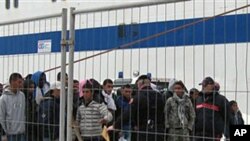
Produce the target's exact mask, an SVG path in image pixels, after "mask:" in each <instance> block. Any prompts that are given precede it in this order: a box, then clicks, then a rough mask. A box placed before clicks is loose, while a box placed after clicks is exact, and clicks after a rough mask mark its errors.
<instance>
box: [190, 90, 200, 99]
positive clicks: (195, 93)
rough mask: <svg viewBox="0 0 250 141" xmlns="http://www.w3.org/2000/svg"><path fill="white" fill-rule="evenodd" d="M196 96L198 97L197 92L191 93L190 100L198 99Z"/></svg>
mask: <svg viewBox="0 0 250 141" xmlns="http://www.w3.org/2000/svg"><path fill="white" fill-rule="evenodd" d="M198 96H199V92H197V91H195V92H193V94H192V96H191V97H192V99H194V100H195V99H197V98H198Z"/></svg>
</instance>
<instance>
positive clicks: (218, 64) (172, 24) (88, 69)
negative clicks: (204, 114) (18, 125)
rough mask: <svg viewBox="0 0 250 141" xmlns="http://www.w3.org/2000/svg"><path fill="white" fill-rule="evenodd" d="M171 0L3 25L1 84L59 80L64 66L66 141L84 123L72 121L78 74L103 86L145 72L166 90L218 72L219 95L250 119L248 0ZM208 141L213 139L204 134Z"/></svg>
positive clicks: (119, 83)
mask: <svg viewBox="0 0 250 141" xmlns="http://www.w3.org/2000/svg"><path fill="white" fill-rule="evenodd" d="M180 1H182V0H180ZM167 2H169V3H166V1H153V2H150V1H149V2H141V3H130V4H124V5H117V6H116V5H114V6H110V7H102V8H95V9H84V10H78V9H76V10H75V9H74V8H71V9H70V12H69V13H70V14H69V15H70V16H69V20H68V19H67V10H66V9H63V11H62V13H57V14H53V15H48V16H42V17H37V18H30V19H25V20H19V21H10V22H6V23H0V44H1V46H0V49H1V50H3V51H1V53H0V54H1V56H0V58H1V59H0V64H1V65H2V66H3V67H2V69H0V74H1V75H0V76H1V79H0V82H3V83H5V82H8V81H9V80H8V79H9V76H10V74H11V73H13V72H19V73H21V74H22V75H23V76H25V75H27V74H33V73H34V72H36V71H38V70H40V71H43V72H45V73H46V76H47V79H48V80H49V82H51V83H53V82H56V81H57V80H56V75H57V73H58V72H59V71H60V72H61V74H62V75H61V80H62V81H61V82H62V83H61V96H60V125H58V124H56V125H54V126H57V127H60V138H59V140H60V141H64V140H65V139H66V140H67V141H69V140H72V133H75V132H76V131H72V126H73V127H74V128H75V127H80V125H79V124H78V125H75V124H73V125H72V120H73V119H72V114H69V113H72V110H73V104H74V103H73V96H72V94H73V91H74V89H73V85H74V83H73V80H74V79H76V80H83V79H84V80H86V79H91V78H94V79H95V80H97V81H99V82H100V83H102V82H103V80H105V79H107V78H110V79H112V80H113V82H114V89H119V88H120V86H122V85H125V84H127V83H129V84H132V85H135V84H136V83H135V80H136V79H137V78H138V75H139V74H146V75H148V76H150V77H151V80H152V83H154V84H156V85H158V86H159V87H161V89H160V88H159V89H160V91H161V92H162V93H163V94H165V92H166V91H167V87H168V85H169V83H170V81H171V80H173V79H177V80H182V81H183V82H184V84H185V85H186V87H187V88H188V89H191V88H198V89H200V86H199V85H198V84H199V83H200V82H201V81H202V80H203V78H205V77H206V76H211V77H212V78H214V79H215V81H217V82H218V83H219V84H220V94H222V95H224V96H225V97H226V98H227V99H228V100H236V101H237V102H238V105H239V107H240V110H241V112H242V113H243V115H242V116H243V118H244V120H245V123H249V113H250V111H249V104H248V101H249V100H250V99H249V96H248V93H249V90H248V88H249V86H250V85H249V83H248V80H249V73H250V72H249V69H248V66H249V61H250V60H249V57H248V54H249V50H248V42H249V40H250V39H249V32H250V31H249V29H250V28H249V27H248V26H249V2H248V1H234V2H232V1H226V0H223V1H202V2H201V1H198V0H192V1H182V2H179V1H178V0H169V1H167ZM172 2H173V3H172ZM176 2H178V3H176ZM68 21H69V26H68V24H67V22H68ZM67 27H69V28H67ZM67 31H69V32H67ZM39 47H40V48H39ZM45 48H46V49H48V50H46V49H45ZM67 50H68V51H69V54H68V56H67V54H66V52H67ZM60 51H61V53H58V52H60ZM51 52H52V53H51ZM67 57H68V61H67ZM66 66H68V68H67V69H66ZM66 72H67V73H68V83H67V82H66V81H65V80H66V75H65V74H66ZM5 85H8V84H7V83H6V84H5ZM116 86H117V87H116ZM65 87H67V91H65ZM168 90H169V89H168ZM66 92H67V94H66ZM114 92H115V93H116V94H117V92H116V90H114ZM66 106H67V109H66ZM140 112H142V111H140ZM65 113H67V114H66V115H65ZM66 116H67V118H66ZM65 119H67V120H66V121H67V122H66V121H65ZM115 120H116V119H114V121H115ZM13 122H19V121H13ZM66 123H67V124H66ZM26 124H28V122H26ZM32 124H34V125H35V124H39V123H32ZM65 124H66V125H65ZM162 124H164V122H162ZM65 127H66V128H65ZM74 128H73V129H74ZM224 128H225V129H226V128H227V127H224ZM65 130H67V132H66V131H65ZM115 131H117V132H119V131H124V130H121V129H115ZM131 132H135V133H137V132H139V133H144V132H146V133H145V134H147V133H150V132H149V131H136V130H132V129H131ZM65 133H67V134H66V135H65ZM154 134H159V135H164V136H166V135H173V134H171V133H167V132H164V133H162V132H159V133H155V132H154ZM110 135H111V140H115V137H114V136H112V134H110ZM179 136H184V137H186V135H184V134H183V135H179V134H176V137H179ZM190 136H191V137H196V138H198V137H197V135H195V134H193V135H190ZM202 138H203V139H206V138H210V137H209V136H206V135H205V134H204V135H203V136H202ZM32 139H34V138H32ZM138 140H139V139H138Z"/></svg>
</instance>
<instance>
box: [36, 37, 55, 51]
mask: <svg viewBox="0 0 250 141" xmlns="http://www.w3.org/2000/svg"><path fill="white" fill-rule="evenodd" d="M51 46H52V41H51V40H39V41H38V43H37V53H50V52H51Z"/></svg>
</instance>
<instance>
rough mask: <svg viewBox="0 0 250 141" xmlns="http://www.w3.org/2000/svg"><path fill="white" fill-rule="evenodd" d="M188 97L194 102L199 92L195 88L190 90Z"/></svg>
mask: <svg viewBox="0 0 250 141" xmlns="http://www.w3.org/2000/svg"><path fill="white" fill-rule="evenodd" d="M189 96H190V98H192V99H193V100H195V99H196V98H197V97H198V96H199V90H198V89H196V88H192V89H191V90H190V91H189Z"/></svg>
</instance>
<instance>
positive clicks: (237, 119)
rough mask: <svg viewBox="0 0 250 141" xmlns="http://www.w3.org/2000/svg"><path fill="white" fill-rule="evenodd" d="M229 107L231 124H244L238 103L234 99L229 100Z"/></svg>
mask: <svg viewBox="0 0 250 141" xmlns="http://www.w3.org/2000/svg"><path fill="white" fill-rule="evenodd" d="M229 105H230V109H231V119H230V124H231V125H244V120H243V118H242V114H241V112H240V110H239V107H238V104H237V102H236V101H234V100H232V101H230V102H229Z"/></svg>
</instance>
